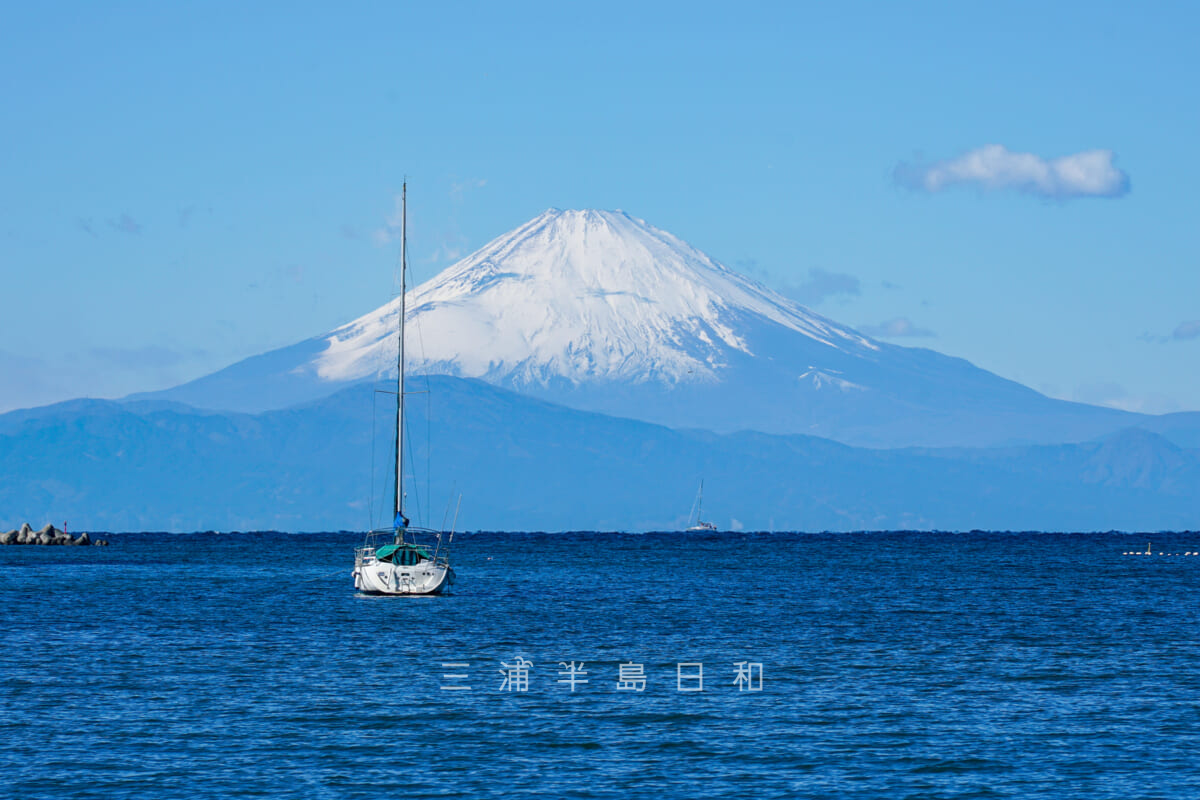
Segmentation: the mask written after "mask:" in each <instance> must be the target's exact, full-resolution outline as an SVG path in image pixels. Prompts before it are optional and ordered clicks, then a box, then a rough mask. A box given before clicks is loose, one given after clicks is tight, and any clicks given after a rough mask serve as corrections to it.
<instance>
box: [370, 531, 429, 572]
mask: <svg viewBox="0 0 1200 800" xmlns="http://www.w3.org/2000/svg"><path fill="white" fill-rule="evenodd" d="M401 542H402V543H404V544H410V545H415V546H417V547H421V548H424V549H425V550H427V551H428V552H429V553H430V555H431V556H432V558H431V560H432V561H433V562H434V563H435V564H440V565H442V566H446V565H447V564H448V563H449V562H448V560H447V553H446V549H447V548H446V547H445V546H444V543H443V541H442V532H441V531H435V530H433V529H432V528H417V527H408V528H404V529H403V530H397V529H393V528H380V529H376V530H371V531H368V532H367V535H366V538H365V539H364V540H363V543H362V545H361V546H359V547H357V548H355V550H354V554H355V560H356V561H357V562H358V563H359V564H361V563H362V562H363V561H364V560H366V559H367V558H368V557H374V555H375V552H376V551H377V550H378V549H379V548H380V547H383V546H384V545H388V544H398V543H401Z"/></svg>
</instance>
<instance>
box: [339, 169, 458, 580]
mask: <svg viewBox="0 0 1200 800" xmlns="http://www.w3.org/2000/svg"><path fill="white" fill-rule="evenodd" d="M407 228H408V184H407V183H405V184H404V186H403V188H402V189H401V227H400V326H399V327H400V332H399V350H400V354H399V357H398V359H397V377H396V437H395V442H396V459H395V462H394V463H393V464H392V466H393V468H394V470H395V472H394V474H393V485H394V488H395V502H394V503H393V507H392V512H393V515H392V524H391V527H389V528H385V529H383V530H373V531H370V532H369V533H368V534H367V538H366V541H364V542H363V545H362V546H361V547H359V548H357V549H356V550H355V551H354V573H353V575H354V588H355V589H357V590H359V591H360V592H366V593H368V594H390V595H404V594H411V595H422V594H440V593H442V592H443V591H445V589H446V588H447V587H449V586H451V585H452V584H453V583H454V570H453V569H452V568H451V567H450V561H449V555H448V554H447V553H446V552H445V551H444V550H443V547H442V531H435V530H430V529H428V528H416V527H412V526H410V525H409V520H408V517H406V516H405V515H404V310H405V309H404V302H405V297H404V293H405V289H406V284H405V272H406V270H407V266H408V252H407V233H408V232H407ZM456 516H457V515H456ZM453 536H454V534H453V529H451V534H450V538H451V539H452V538H453ZM446 545H447V546H448V545H449V541H447V542H446Z"/></svg>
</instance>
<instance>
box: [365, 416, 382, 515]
mask: <svg viewBox="0 0 1200 800" xmlns="http://www.w3.org/2000/svg"><path fill="white" fill-rule="evenodd" d="M377 405H379V403H378V398H376V397H375V393H374V392H372V393H371V488H370V491H368V492H367V530H373V529H374V527H375V407H376V406H377Z"/></svg>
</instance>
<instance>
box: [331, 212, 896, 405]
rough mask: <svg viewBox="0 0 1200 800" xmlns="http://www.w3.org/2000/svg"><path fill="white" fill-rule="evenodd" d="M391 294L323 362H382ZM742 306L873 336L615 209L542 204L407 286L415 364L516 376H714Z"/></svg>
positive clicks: (795, 324) (356, 371)
mask: <svg viewBox="0 0 1200 800" xmlns="http://www.w3.org/2000/svg"><path fill="white" fill-rule="evenodd" d="M399 305H400V301H399V298H397V299H395V300H393V301H392V302H390V303H388V304H386V305H384V306H382V307H380V308H378V309H376V310H375V311H372V312H371V313H369V314H366V315H365V316H363V317H361V318H359V319H357V320H355V321H354V322H351V323H349V324H348V325H344V326H342V327H341V328H338V329H337V330H335V331H333V332H332V333H331V334H330V335H329V337H328V342H329V346H328V348H327V349H326V350H325V351H324V352H323V353H321V355H320V356H319V357H318V361H317V364H316V367H317V372H318V374H319V375H320V377H321V378H323V379H325V380H332V381H344V380H354V379H358V378H363V377H368V376H371V375H374V374H377V373H378V372H379V371H380V370H381V369H387V368H388V367H389V366H390V364H391V363H393V362H394V359H395V330H396V315H397V313H398V310H399ZM747 315H750V316H752V317H759V318H763V319H766V320H769V321H771V322H773V323H776V324H778V325H780V326H783V327H785V328H790V329H791V330H794V331H796V332H798V333H801V334H803V335H804V336H807V337H809V338H811V339H814V340H816V341H818V342H822V343H824V344H826V345H828V346H829V347H832V348H836V349H840V350H851V351H855V352H862V351H864V350H876V349H877V347H878V346H877V345H876V344H875V343H874V342H872V341H870V340H869V339H866V338H865V337H863V336H861V335H859V334H858V333H856V332H854V331H853V330H850V329H848V328H845V327H842V326H840V325H838V324H836V323H834V322H832V321H830V320H827V319H825V318H824V317H821V316H818V315H816V314H813V313H812V312H810V311H808V310H807V309H805V308H803V307H802V306H800V305H798V304H797V303H794V302H792V301H791V300H788V299H786V298H784V297H782V296H780V295H779V294H777V293H775V292H773V291H771V290H770V289H767V288H766V287H764V286H762V285H760V284H758V283H756V282H755V281H752V280H750V279H748V278H746V277H744V276H741V275H739V274H737V273H735V272H733V271H732V270H730V269H729V268H728V267H725V266H724V265H722V264H720V263H718V262H717V261H714V260H713V259H711V258H709V257H708V256H707V255H705V254H704V253H702V252H700V251H699V250H697V249H696V248H694V247H692V246H691V245H689V244H687V243H686V242H684V241H682V240H680V239H678V238H676V237H674V236H672V235H671V234H669V233H667V232H666V231H662V230H659V229H658V228H655V227H653V226H652V225H649V224H647V223H646V222H644V221H643V220H640V219H636V218H634V217H632V216H630V215H628V214H625V213H623V212H620V211H595V210H578V211H575V210H570V211H560V210H558V209H549V210H547V211H545V212H544V213H542V214H540V215H539V216H537V217H535V218H534V219H532V220H530V221H529V222H527V223H525V224H524V225H522V226H520V227H518V228H516V229H515V230H513V231H511V232H510V233H507V234H505V235H503V236H500V237H498V238H496V239H494V240H492V241H491V242H489V243H488V244H487V245H485V246H484V247H482V248H480V249H479V250H478V251H476V252H475V253H473V254H472V255H470V256H468V257H466V258H464V259H463V260H461V261H459V262H458V263H456V264H454V265H453V266H451V267H449V268H447V269H446V270H444V271H442V272H441V273H440V274H438V275H437V276H435V277H434V278H432V279H430V280H429V281H427V282H425V283H423V284H421V285H420V286H418V287H417V288H416V289H414V290H412V291H410V293H409V297H408V320H409V338H408V341H409V347H410V348H411V349H410V351H409V352H410V364H412V365H414V366H417V367H419V368H425V369H428V370H430V371H434V372H445V373H449V374H455V375H460V376H463V377H475V378H483V379H485V380H492V381H495V380H500V379H507V380H508V381H511V382H512V383H514V384H517V385H522V384H537V385H546V384H549V383H551V382H554V381H558V380H566V381H568V382H570V383H571V384H578V383H582V382H585V381H589V380H595V379H618V380H622V381H633V382H642V381H659V382H662V383H667V384H675V383H680V382H692V381H714V380H717V373H718V371H719V370H720V369H721V367H722V366H724V365H725V364H726V362H727V358H728V356H729V355H730V354H731V353H733V352H741V353H747V354H750V353H751V350H750V347H749V345H748V343H747V342H746V340H745V338H744V335H743V333H742V332H741V330H740V329H741V328H742V323H743V322H744V320H745V318H746V316H747Z"/></svg>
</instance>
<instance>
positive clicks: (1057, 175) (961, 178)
mask: <svg viewBox="0 0 1200 800" xmlns="http://www.w3.org/2000/svg"><path fill="white" fill-rule="evenodd" d="M895 177H896V181H897V182H898V183H901V184H903V185H904V186H907V187H909V188H910V189H917V190H921V191H926V192H940V191H942V190H943V189H948V188H951V187H953V186H976V187H979V188H981V189H988V190H994V189H1015V190H1017V191H1019V192H1024V193H1026V194H1033V195H1038V196H1040V197H1050V198H1055V199H1060V200H1064V199H1067V198H1071V197H1121V196H1122V195H1124V194H1127V193H1128V192H1129V176H1128V175H1127V174H1126V173H1125V172H1124V171H1122V170H1120V169H1117V168H1116V167H1115V166H1114V165H1113V151H1111V150H1086V151H1084V152H1082V153H1075V154H1074V155H1069V156H1063V157H1062V158H1056V159H1053V160H1047V159H1044V158H1042V157H1041V156H1038V155H1034V154H1033V153H1014V152H1012V151H1011V150H1009V149H1008V148H1006V147H1005V146H1004V145H999V144H989V145H984V146H983V147H980V148H978V149H975V150H972V151H970V152H969V153H964V154H963V155H961V156H959V157H958V158H953V159H950V160H948V161H939V162H937V163H935V164H932V165H920V164H901V165H900V166H898V167H897V168H896V171H895Z"/></svg>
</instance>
